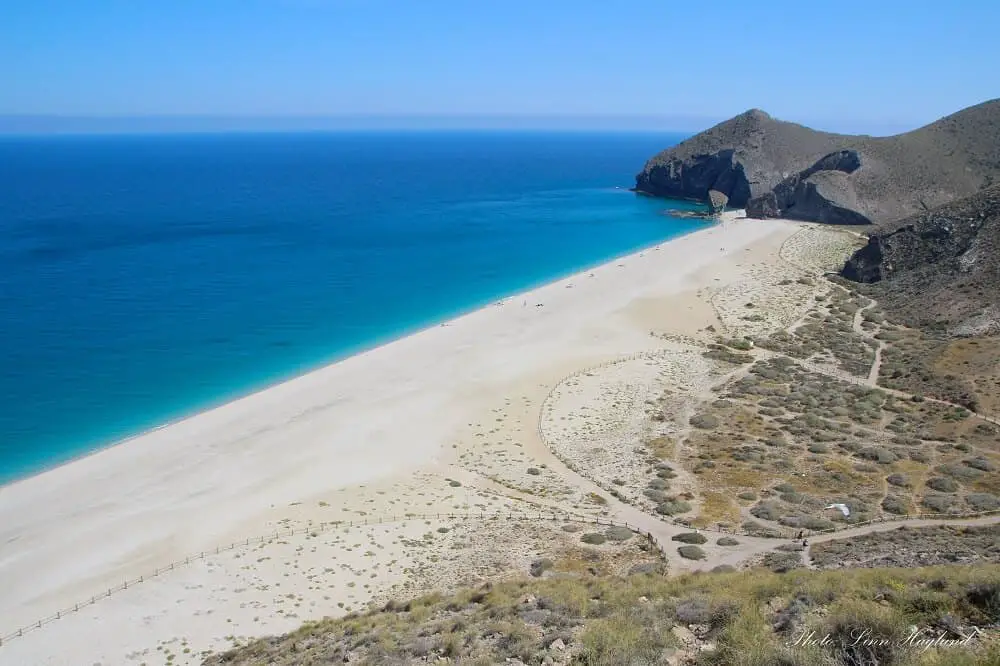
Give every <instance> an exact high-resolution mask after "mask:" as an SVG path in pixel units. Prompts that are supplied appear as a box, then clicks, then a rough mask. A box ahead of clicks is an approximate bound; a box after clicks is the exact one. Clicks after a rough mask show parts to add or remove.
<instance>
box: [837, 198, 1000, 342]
mask: <svg viewBox="0 0 1000 666" xmlns="http://www.w3.org/2000/svg"><path fill="white" fill-rule="evenodd" d="M842 275H843V276H844V277H846V278H847V279H849V280H853V281H855V282H869V283H875V285H874V286H875V289H876V291H877V294H876V296H877V298H878V300H879V302H880V303H881V304H882V306H883V307H884V308H885V309H886V310H887V311H889V312H891V313H893V314H894V315H895V316H896V317H898V318H899V319H900V320H901V321H903V322H906V323H907V324H910V325H912V326H917V327H928V326H929V327H933V328H940V327H944V328H945V329H946V330H947V331H948V332H950V333H952V334H957V335H989V334H995V333H1000V184H997V185H993V186H991V187H988V188H986V189H984V190H982V191H980V192H977V193H976V194H973V195H972V196H969V197H965V198H962V199H959V200H957V201H953V202H951V203H948V204H945V205H943V206H940V207H938V208H935V209H934V210H931V211H928V212H924V213H919V214H916V215H913V216H910V217H907V218H905V219H903V220H899V221H898V222H895V223H893V224H891V225H888V226H887V227H886V228H884V229H880V230H879V231H877V232H876V233H873V234H871V235H870V236H869V240H868V244H867V245H866V246H865V247H864V248H862V249H860V250H858V251H857V252H856V253H855V254H854V256H852V257H851V259H850V260H849V261H848V262H847V264H846V265H845V267H844V269H843V271H842Z"/></svg>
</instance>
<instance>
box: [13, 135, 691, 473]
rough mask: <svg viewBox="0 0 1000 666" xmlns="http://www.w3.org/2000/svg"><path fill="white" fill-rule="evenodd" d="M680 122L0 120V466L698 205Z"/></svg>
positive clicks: (191, 404) (174, 412) (88, 440)
mask: <svg viewBox="0 0 1000 666" xmlns="http://www.w3.org/2000/svg"><path fill="white" fill-rule="evenodd" d="M680 138H681V137H679V136H677V135H664V134H659V135H649V134H541V133H409V134H389V133H355V134H270V135H268V134H261V135H191V136H176V135H175V136H142V137H139V136H119V137H50V138H2V139H0V481H9V480H11V479H14V478H18V477H21V476H25V475H29V474H32V473H35V472H37V471H39V470H42V469H44V468H46V467H49V466H52V465H55V464H58V463H60V462H63V461H65V460H67V459H69V458H72V457H74V456H77V455H80V454H83V453H86V452H87V451H90V450H93V449H94V448H96V447H99V446H102V445H105V444H107V443H109V442H113V441H115V440H117V439H120V438H122V437H126V436H129V435H132V434H136V433H138V432H141V431H142V430H145V429H148V428H151V427H154V426H157V425H160V424H163V423H165V422H168V421H171V420H173V419H176V418H179V417H181V416H183V415H185V414H189V413H191V412H194V411H197V410H199V409H203V408H205V407H209V406H211V405H214V404H218V403H220V402H223V401H225V400H228V399H231V398H233V397H235V396H237V395H240V394H244V393H247V392H249V391H252V390H254V389H257V388H260V387H262V386H265V385H267V384H268V383H271V382H274V381H277V380H280V379H283V378H287V377H290V376H292V375H295V374H298V373H301V372H303V371H305V370H307V369H309V368H312V367H316V366H318V365H321V364H323V363H326V362H329V361H331V360H335V359H337V358H340V357H343V356H346V355H349V354H351V353H354V352H357V351H358V350H360V349H363V348H366V347H371V346H373V345H377V344H380V343H383V342H385V341H388V340H390V339H392V338H394V337H397V336H399V335H402V334H405V333H407V332H410V331H413V330H415V329H418V328H421V327H423V326H426V325H429V324H431V323H433V322H434V321H436V320H440V319H443V318H446V317H450V316H453V315H456V314H458V313H460V312H462V311H466V310H469V309H471V308H475V307H477V306H480V305H483V304H486V303H489V302H491V301H493V300H496V299H497V298H498V297H500V296H502V295H507V294H512V293H514V292H517V291H519V290H522V289H525V288H527V287H531V286H534V285H537V284H539V283H542V282H545V281H548V280H551V279H555V278H557V277H559V276H561V275H565V274H567V273H571V272H573V271H576V270H579V269H582V268H584V267H586V266H588V265H592V264H595V263H600V262H602V261H604V260H607V259H610V258H612V257H614V256H616V255H621V254H624V253H627V252H629V251H632V250H635V249H637V248H639V247H642V246H646V245H650V244H652V243H655V242H658V241H661V240H664V239H667V238H670V237H672V236H677V235H680V234H683V233H687V232H689V231H691V230H693V229H695V228H697V227H698V226H699V225H700V224H702V223H700V222H697V221H694V220H690V219H677V218H672V217H670V216H668V215H664V210H665V209H667V208H676V209H683V208H687V209H691V208H693V207H694V206H693V204H684V203H673V202H666V201H663V200H653V199H648V198H644V197H640V196H637V195H635V194H632V193H631V192H629V191H628V190H627V188H628V187H629V186H630V185H631V184H632V183H633V175H634V173H635V172H636V171H637V170H638V169H639V168H641V166H642V164H643V162H644V161H645V159H646V158H648V157H649V156H650V155H652V154H653V153H654V152H656V151H657V150H659V149H661V148H664V147H665V146H668V145H671V144H673V143H676V142H677V141H678V140H679V139H680ZM619 188H620V189H619Z"/></svg>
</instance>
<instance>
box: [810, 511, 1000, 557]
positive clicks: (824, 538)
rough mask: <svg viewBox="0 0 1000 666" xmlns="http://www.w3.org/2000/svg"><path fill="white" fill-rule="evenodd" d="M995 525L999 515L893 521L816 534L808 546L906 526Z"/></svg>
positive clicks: (999, 518)
mask: <svg viewBox="0 0 1000 666" xmlns="http://www.w3.org/2000/svg"><path fill="white" fill-rule="evenodd" d="M996 523H1000V515H997V516H983V517H982V518H967V519H957V520H949V519H947V518H943V519H934V518H916V519H914V520H894V521H886V522H884V523H872V524H871V525H865V526H863V527H856V528H852V529H846V530H840V531H838V532H832V533H829V534H817V535H816V536H814V537H810V538H809V544H810V545H815V544H818V543H825V542H828V541H838V540H840V539H851V538H855V537H859V536H864V535H866V534H872V533H873V532H889V531H891V530H897V529H899V528H900V527H903V526H906V527H908V528H910V527H913V528H917V527H933V526H935V525H955V526H956V527H971V526H977V525H994V524H996ZM809 553H810V551H809V549H808V548H807V549H805V550H804V551H803V553H802V559H803V561H804V563H805V565H806V567H808V568H810V569H815V568H816V567H815V566H814V565H813V563H812V557H811V556H810V554H809Z"/></svg>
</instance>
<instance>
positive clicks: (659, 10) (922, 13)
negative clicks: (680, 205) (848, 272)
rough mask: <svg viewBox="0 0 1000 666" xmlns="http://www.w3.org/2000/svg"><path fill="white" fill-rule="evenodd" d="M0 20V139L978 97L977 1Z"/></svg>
mask: <svg viewBox="0 0 1000 666" xmlns="http://www.w3.org/2000/svg"><path fill="white" fill-rule="evenodd" d="M0 17H2V19H0V130H3V129H4V127H5V126H6V127H7V128H8V129H10V128H11V127H14V128H27V129H29V130H30V129H32V128H34V129H37V130H39V131H47V130H52V129H58V128H60V127H63V128H65V127H73V126H74V123H76V125H75V126H77V127H84V128H86V127H91V128H95V127H96V128H99V129H102V130H106V131H114V130H115V129H129V128H136V127H140V128H146V129H149V128H156V127H161V126H164V125H166V126H174V127H178V126H179V127H182V128H188V129H191V128H192V127H193V128H196V129H197V128H198V127H209V126H213V123H214V126H217V127H222V128H225V127H231V126H234V125H236V126H240V127H243V126H246V127H251V128H252V127H255V126H261V127H272V128H309V127H314V126H315V127H319V126H323V127H325V126H328V125H337V124H338V123H340V124H344V123H346V124H347V125H348V126H365V125H366V124H370V125H373V126H393V125H406V124H411V125H414V126H421V125H423V126H439V125H443V126H448V125H449V124H457V125H461V124H463V123H464V124H473V125H474V124H476V123H479V124H484V125H495V124H500V125H503V124H504V123H507V124H512V125H513V126H518V125H520V126H534V125H545V124H546V123H548V124H552V125H555V126H562V127H567V128H570V127H572V128H585V127H591V126H593V127H615V128H626V129H627V128H635V129H641V128H647V127H648V128H652V127H657V128H660V129H676V130H697V129H701V128H702V127H705V126H707V125H709V124H712V123H713V122H716V121H720V120H723V119H725V118H728V117H730V116H732V115H735V114H737V113H740V112H742V111H744V110H746V109H749V108H753V107H757V108H762V109H764V110H766V111H767V112H769V113H770V114H771V115H774V116H776V117H779V118H782V119H785V120H792V121H796V122H801V123H804V124H807V125H810V126H813V127H817V128H820V129H827V130H833V131H847V132H867V133H871V134H883V133H891V132H894V131H900V130H905V129H910V128H913V127H917V126H920V125H923V124H926V123H928V122H931V121H933V120H935V119H936V118H938V117H940V116H942V115H946V114H948V113H951V112H954V111H957V110H959V109H961V108H964V107H966V106H969V105H972V104H976V103H979V102H982V101H985V100H987V99H990V98H994V97H997V96H1000V72H998V64H1000V40H998V39H996V35H995V34H994V33H995V31H996V29H997V28H998V27H1000V3H998V2H996V1H995V0H956V1H955V2H951V3H942V2H940V0H935V1H934V2H930V1H925V0H910V1H909V2H900V1H898V0H866V1H864V2H859V1H857V0H837V1H836V2H824V1H822V0H795V1H786V0H771V1H765V0H760V1H758V2H750V1H748V0H740V1H739V2H731V1H729V0H714V1H713V2H710V3H707V2H701V1H700V0H689V1H687V2H681V1H678V0H660V1H657V2H647V3H641V4H640V3H627V4H626V3H617V2H608V1H606V0H573V1H568V0H501V1H495V2H491V1H486V0H419V1H418V0H87V1H86V2H83V1H81V0H0Z"/></svg>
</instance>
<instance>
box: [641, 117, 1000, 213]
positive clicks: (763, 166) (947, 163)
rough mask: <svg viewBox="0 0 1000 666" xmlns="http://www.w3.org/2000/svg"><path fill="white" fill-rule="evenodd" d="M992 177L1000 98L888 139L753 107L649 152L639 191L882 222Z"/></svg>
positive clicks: (752, 209)
mask: <svg viewBox="0 0 1000 666" xmlns="http://www.w3.org/2000/svg"><path fill="white" fill-rule="evenodd" d="M995 182H1000V99H995V100H991V101H987V102H983V103H982V104H978V105H976V106H972V107H969V108H966V109H963V110H961V111H958V112H957V113H954V114H951V115H949V116H946V117H944V118H942V119H940V120H938V121H936V122H933V123H931V124H929V125H926V126H924V127H921V128H918V129H915V130H913V131H910V132H906V133H903V134H898V135H895V136H889V137H872V136H866V135H846V134H834V133H830V132H821V131H818V130H814V129H811V128H808V127H805V126H803V125H799V124H796V123H792V122H787V121H784V120H778V119H776V118H774V117H772V116H770V115H769V114H767V113H766V112H764V111H762V110H760V109H750V110H749V111H746V112H744V113H741V114H740V115H738V116H735V117H734V118H731V119H729V120H727V121H725V122H722V123H720V124H718V125H716V126H714V127H711V128H709V129H708V130H706V131H704V132H702V133H700V134H697V135H695V136H693V137H691V138H690V139H688V140H686V141H683V142H682V143H680V144H678V145H677V146H674V147H672V148H669V149H667V150H664V151H662V152H660V153H658V154H657V155H655V156H654V157H652V158H651V159H650V160H649V161H647V162H646V164H645V166H644V167H643V169H642V171H640V172H639V174H637V176H636V187H635V189H636V191H638V192H642V193H646V194H651V195H655V196H664V197H671V198H682V199H694V200H697V201H704V202H709V201H710V200H711V201H712V203H713V205H714V206H718V205H719V202H720V201H721V202H723V205H725V204H728V205H729V206H731V207H737V208H744V207H745V208H746V209H747V214H748V215H749V216H751V217H759V218H768V217H787V218H792V219H800V220H806V221H815V222H827V223H832V224H885V223H888V222H892V221H894V220H897V219H900V218H902V217H905V216H907V215H913V214H915V213H918V212H921V211H926V210H929V209H931V208H934V207H936V206H940V205H942V204H945V203H947V202H949V201H952V200H954V199H957V198H960V197H964V196H968V195H971V194H973V193H974V192H976V191H978V190H980V189H982V188H984V187H988V186H989V185H991V184H993V183H995ZM710 192H714V193H715V194H714V195H711V194H710Z"/></svg>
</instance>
